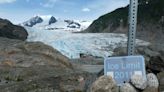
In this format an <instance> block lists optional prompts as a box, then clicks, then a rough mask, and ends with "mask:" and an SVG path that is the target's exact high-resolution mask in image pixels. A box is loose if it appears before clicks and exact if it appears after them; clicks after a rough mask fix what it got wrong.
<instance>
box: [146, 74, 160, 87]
mask: <svg viewBox="0 0 164 92" xmlns="http://www.w3.org/2000/svg"><path fill="white" fill-rule="evenodd" d="M147 85H148V87H154V88H157V89H158V87H159V81H158V79H157V76H156V75H155V74H153V73H149V74H147Z"/></svg>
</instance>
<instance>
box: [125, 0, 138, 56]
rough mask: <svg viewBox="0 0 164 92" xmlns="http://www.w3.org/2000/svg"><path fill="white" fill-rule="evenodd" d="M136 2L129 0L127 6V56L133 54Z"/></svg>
mask: <svg viewBox="0 0 164 92" xmlns="http://www.w3.org/2000/svg"><path fill="white" fill-rule="evenodd" d="M137 11H138V0H130V4H129V32H128V44H127V45H128V55H134V53H135V39H136V28H137V27H136V25H137Z"/></svg>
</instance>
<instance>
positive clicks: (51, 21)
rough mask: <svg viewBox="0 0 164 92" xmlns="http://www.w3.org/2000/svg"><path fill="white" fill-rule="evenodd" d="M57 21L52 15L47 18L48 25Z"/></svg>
mask: <svg viewBox="0 0 164 92" xmlns="http://www.w3.org/2000/svg"><path fill="white" fill-rule="evenodd" d="M55 22H57V20H56V18H55V17H54V16H52V17H51V18H50V20H49V25H51V24H52V23H55Z"/></svg>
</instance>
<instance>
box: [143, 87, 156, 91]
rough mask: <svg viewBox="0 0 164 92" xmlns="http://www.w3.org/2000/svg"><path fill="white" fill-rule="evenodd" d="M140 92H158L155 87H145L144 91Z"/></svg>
mask: <svg viewBox="0 0 164 92" xmlns="http://www.w3.org/2000/svg"><path fill="white" fill-rule="evenodd" d="M142 92H158V88H155V87H147V88H146V89H145V90H144V91H142Z"/></svg>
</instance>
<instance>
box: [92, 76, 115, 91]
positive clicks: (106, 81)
mask: <svg viewBox="0 0 164 92" xmlns="http://www.w3.org/2000/svg"><path fill="white" fill-rule="evenodd" d="M91 92H117V86H116V82H115V81H114V79H113V78H112V77H111V76H106V75H104V76H101V77H99V78H98V79H97V80H96V81H95V82H94V83H93V84H92V86H91Z"/></svg>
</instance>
